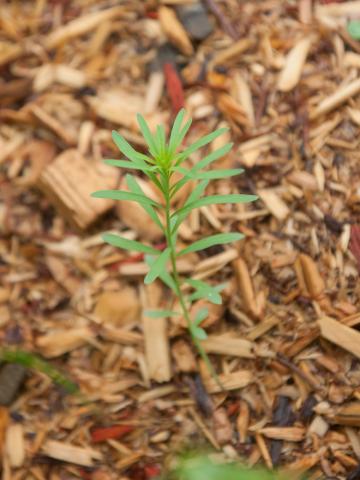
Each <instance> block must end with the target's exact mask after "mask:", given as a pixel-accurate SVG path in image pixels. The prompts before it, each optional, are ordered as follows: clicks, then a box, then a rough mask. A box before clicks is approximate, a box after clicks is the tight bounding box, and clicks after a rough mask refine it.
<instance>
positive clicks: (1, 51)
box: [0, 40, 24, 66]
mask: <svg viewBox="0 0 360 480" xmlns="http://www.w3.org/2000/svg"><path fill="white" fill-rule="evenodd" d="M23 51H24V48H23V47H22V46H21V45H19V44H16V43H10V42H6V41H4V40H1V41H0V66H3V65H6V64H7V63H9V62H13V61H14V60H16V59H17V58H18V57H20V56H21V55H22V53H23Z"/></svg>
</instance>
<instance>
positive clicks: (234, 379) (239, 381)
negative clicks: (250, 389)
mask: <svg viewBox="0 0 360 480" xmlns="http://www.w3.org/2000/svg"><path fill="white" fill-rule="evenodd" d="M253 380H254V377H253V376H252V374H251V372H250V371H249V370H238V371H236V372H231V373H222V374H220V375H219V382H220V384H221V385H222V388H221V387H220V385H219V384H218V383H217V382H216V381H215V380H214V379H213V378H209V379H207V380H206V381H205V387H206V390H207V391H208V392H209V393H219V392H221V391H222V389H224V390H238V389H240V388H244V387H246V386H247V385H249V384H250V383H252V382H253Z"/></svg>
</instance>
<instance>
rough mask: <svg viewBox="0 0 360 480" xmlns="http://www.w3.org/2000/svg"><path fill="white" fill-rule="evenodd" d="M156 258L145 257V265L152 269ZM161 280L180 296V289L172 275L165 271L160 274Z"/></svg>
mask: <svg viewBox="0 0 360 480" xmlns="http://www.w3.org/2000/svg"><path fill="white" fill-rule="evenodd" d="M155 260H156V258H155V257H153V256H150V255H145V263H146V264H147V265H148V266H149V267H150V268H151V267H152V265H153V264H154V262H155ZM159 278H160V280H161V281H162V282H163V283H164V284H165V285H166V286H167V287H169V288H170V290H172V291H173V292H174V293H175V295H177V294H178V289H177V286H176V283H175V280H174V279H173V277H172V275H171V274H170V273H169V272H167V271H166V270H164V271H163V272H161V273H160V275H159Z"/></svg>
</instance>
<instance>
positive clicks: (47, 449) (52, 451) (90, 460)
mask: <svg viewBox="0 0 360 480" xmlns="http://www.w3.org/2000/svg"><path fill="white" fill-rule="evenodd" d="M41 450H42V452H43V453H44V454H45V455H46V456H48V457H50V458H54V459H56V460H60V461H62V462H68V463H75V464H76V465H82V466H83V467H92V466H93V465H94V460H101V459H102V454H101V453H100V452H99V451H97V450H94V449H92V448H88V447H78V446H75V445H72V444H70V443H65V442H59V441H56V440H47V441H46V442H45V443H44V444H43V445H42V449H41Z"/></svg>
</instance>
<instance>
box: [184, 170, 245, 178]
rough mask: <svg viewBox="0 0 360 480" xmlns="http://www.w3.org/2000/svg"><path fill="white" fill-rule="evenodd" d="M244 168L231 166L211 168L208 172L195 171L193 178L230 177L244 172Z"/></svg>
mask: <svg viewBox="0 0 360 480" xmlns="http://www.w3.org/2000/svg"><path fill="white" fill-rule="evenodd" d="M243 171H244V169H243V168H231V169H225V170H221V169H219V170H209V171H207V172H197V173H194V174H193V176H192V178H193V179H195V180H204V179H207V180H218V179H219V178H228V177H234V176H235V175H240V174H241V173H243Z"/></svg>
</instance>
